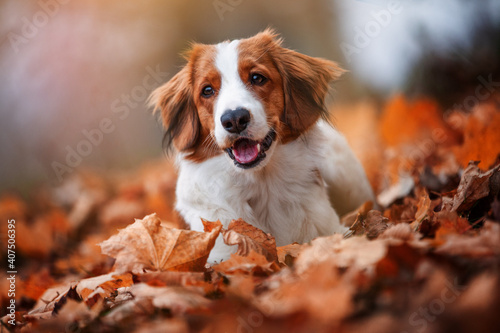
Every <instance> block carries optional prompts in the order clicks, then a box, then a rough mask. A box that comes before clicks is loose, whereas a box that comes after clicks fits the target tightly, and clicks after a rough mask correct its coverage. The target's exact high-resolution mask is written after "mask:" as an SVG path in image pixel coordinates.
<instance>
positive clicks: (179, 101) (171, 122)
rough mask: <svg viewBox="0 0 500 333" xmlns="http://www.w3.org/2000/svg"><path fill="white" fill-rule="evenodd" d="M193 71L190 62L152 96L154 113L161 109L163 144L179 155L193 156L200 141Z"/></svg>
mask: <svg viewBox="0 0 500 333" xmlns="http://www.w3.org/2000/svg"><path fill="white" fill-rule="evenodd" d="M190 74H191V68H190V64H189V63H188V64H187V65H186V66H185V67H184V68H183V69H182V70H181V71H180V72H179V73H177V74H176V75H175V76H174V77H173V78H172V79H170V81H168V82H167V83H166V84H164V85H163V86H161V87H159V88H157V89H156V90H155V91H153V92H152V93H151V96H150V97H149V104H150V105H151V106H154V112H156V111H157V110H158V109H160V110H161V116H162V119H163V125H164V126H165V128H166V129H167V130H166V133H165V137H164V143H165V144H166V146H167V148H171V147H172V145H173V146H174V147H175V148H176V149H177V150H178V151H180V152H188V153H192V152H193V150H194V148H195V146H196V145H197V143H198V141H199V140H200V130H201V123H200V118H199V116H198V111H197V109H196V105H195V103H194V100H193V94H192V84H191V79H190V77H191V75H190Z"/></svg>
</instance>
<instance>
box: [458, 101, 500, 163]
mask: <svg viewBox="0 0 500 333" xmlns="http://www.w3.org/2000/svg"><path fill="white" fill-rule="evenodd" d="M492 104H493V105H492ZM463 137H464V139H463V143H462V144H461V145H460V146H457V147H456V148H455V149H454V153H455V156H456V158H457V160H458V161H459V163H460V164H461V165H462V166H463V167H465V166H466V165H468V164H469V161H481V163H482V165H483V166H484V167H486V168H488V167H490V166H492V165H493V163H495V161H496V159H497V157H498V155H499V154H500V147H499V145H498V143H499V142H500V112H499V111H498V107H496V106H494V103H491V104H487V103H483V104H480V105H478V106H477V107H475V108H474V112H473V113H472V115H470V116H469V117H467V118H466V120H465V127H464V129H463Z"/></svg>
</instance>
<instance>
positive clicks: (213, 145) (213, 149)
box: [202, 132, 220, 156]
mask: <svg viewBox="0 0 500 333" xmlns="http://www.w3.org/2000/svg"><path fill="white" fill-rule="evenodd" d="M202 146H203V152H204V153H205V154H207V155H209V156H213V155H217V154H218V153H219V151H220V147H219V145H218V144H217V142H216V141H215V138H214V134H213V133H212V132H210V134H209V135H207V136H206V138H205V140H203V144H202Z"/></svg>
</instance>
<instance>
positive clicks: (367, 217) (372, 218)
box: [345, 210, 389, 239]
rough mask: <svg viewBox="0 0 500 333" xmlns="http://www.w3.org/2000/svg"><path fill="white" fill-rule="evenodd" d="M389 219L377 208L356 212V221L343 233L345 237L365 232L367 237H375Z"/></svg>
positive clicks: (386, 225)
mask: <svg viewBox="0 0 500 333" xmlns="http://www.w3.org/2000/svg"><path fill="white" fill-rule="evenodd" d="M388 221H389V219H388V218H386V217H384V216H382V213H381V212H380V211H378V210H370V211H368V212H366V214H362V213H360V214H358V216H357V218H356V221H355V222H354V223H353V225H352V226H351V227H350V228H349V230H348V231H347V232H346V234H345V238H348V237H352V236H359V235H364V234H366V237H367V238H368V239H374V238H377V237H378V235H380V234H381V233H382V232H384V230H385V229H387V227H388V226H389V224H388Z"/></svg>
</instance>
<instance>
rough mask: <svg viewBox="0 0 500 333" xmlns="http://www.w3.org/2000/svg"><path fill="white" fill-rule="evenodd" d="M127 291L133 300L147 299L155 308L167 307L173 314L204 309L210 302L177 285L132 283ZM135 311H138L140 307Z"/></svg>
mask: <svg viewBox="0 0 500 333" xmlns="http://www.w3.org/2000/svg"><path fill="white" fill-rule="evenodd" d="M129 292H130V293H131V294H132V295H134V298H135V302H141V301H143V300H148V301H149V302H151V303H152V305H153V306H154V307H155V308H160V309H169V310H170V311H171V312H172V313H173V314H174V315H181V314H184V313H186V312H189V311H192V310H195V309H198V310H199V309H206V308H207V307H208V306H209V304H210V301H209V300H208V299H206V298H205V297H203V296H202V295H200V294H198V293H196V292H193V291H191V290H188V289H185V288H179V287H168V286H167V287H153V286H150V285H147V284H145V283H138V284H135V285H133V286H132V287H131V288H130V290H129ZM136 311H138V312H140V308H139V309H137V310H136Z"/></svg>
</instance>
